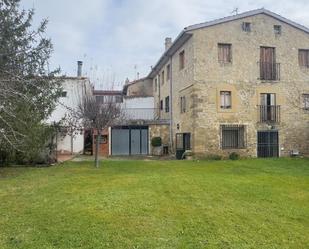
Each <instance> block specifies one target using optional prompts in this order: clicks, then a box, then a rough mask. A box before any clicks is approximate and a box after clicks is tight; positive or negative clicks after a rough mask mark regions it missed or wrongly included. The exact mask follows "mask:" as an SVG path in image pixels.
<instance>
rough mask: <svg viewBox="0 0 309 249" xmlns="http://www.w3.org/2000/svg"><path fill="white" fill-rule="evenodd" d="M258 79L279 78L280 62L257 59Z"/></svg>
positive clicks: (273, 79) (272, 79)
mask: <svg viewBox="0 0 309 249" xmlns="http://www.w3.org/2000/svg"><path fill="white" fill-rule="evenodd" d="M258 66H259V69H260V78H259V79H260V80H271V81H279V80H280V63H273V62H263V61H259V62H258Z"/></svg>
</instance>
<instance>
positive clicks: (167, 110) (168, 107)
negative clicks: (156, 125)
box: [165, 96, 170, 112]
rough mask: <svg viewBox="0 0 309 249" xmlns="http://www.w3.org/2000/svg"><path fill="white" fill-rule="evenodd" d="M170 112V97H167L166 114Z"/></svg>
mask: <svg viewBox="0 0 309 249" xmlns="http://www.w3.org/2000/svg"><path fill="white" fill-rule="evenodd" d="M169 111H170V97H169V96H167V97H166V98H165V112H169Z"/></svg>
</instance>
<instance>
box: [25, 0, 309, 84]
mask: <svg viewBox="0 0 309 249" xmlns="http://www.w3.org/2000/svg"><path fill="white" fill-rule="evenodd" d="M21 3H22V6H24V7H25V8H29V7H32V6H34V7H35V9H36V17H35V23H38V21H39V20H41V19H42V18H45V17H48V18H49V20H50V23H49V26H48V31H47V32H48V33H47V34H48V36H50V37H51V38H52V40H53V43H54V47H55V53H54V56H53V58H52V61H51V64H52V65H54V66H58V65H60V66H61V68H62V70H63V72H64V73H67V74H69V75H75V74H76V61H77V60H79V59H82V60H84V61H85V73H86V74H87V75H88V76H91V77H92V78H93V79H94V80H95V81H96V82H97V84H98V85H99V86H101V87H104V86H103V85H106V82H107V81H113V80H114V79H115V81H116V82H119V83H121V82H123V81H124V80H125V78H126V77H129V78H130V79H133V78H134V77H136V72H137V71H139V72H140V74H141V75H146V74H148V73H149V70H150V66H151V65H154V64H155V63H156V62H157V60H158V59H159V57H160V56H161V54H162V52H163V50H164V39H165V37H173V38H175V37H176V36H177V35H178V34H179V33H180V32H181V30H182V29H183V28H184V27H186V26H189V25H192V24H195V23H200V22H204V21H209V20H213V19H216V18H221V17H223V16H228V15H230V14H231V11H232V10H233V9H235V8H239V11H240V12H243V11H247V10H251V9H256V8H261V7H265V8H267V9H269V10H271V11H274V12H276V13H278V14H281V15H282V16H284V17H287V18H289V19H291V20H293V21H296V22H298V23H300V24H303V25H306V26H309V19H308V18H307V16H306V15H307V12H306V11H305V10H308V9H309V1H307V0H294V1H289V0H282V1H281V2H280V4H278V1H274V0H248V1H243V0H233V1H228V2H227V1H225V0H216V1H206V0H191V1H187V0H169V1H166V0H152V1H145V0H91V1H89V0H88V1H87V0H65V1H63V0H53V1H47V0H22V1H21Z"/></svg>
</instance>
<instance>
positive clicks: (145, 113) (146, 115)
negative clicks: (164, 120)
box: [122, 108, 159, 120]
mask: <svg viewBox="0 0 309 249" xmlns="http://www.w3.org/2000/svg"><path fill="white" fill-rule="evenodd" d="M158 114H159V110H158V109H156V108H123V109H122V115H123V118H124V119H126V120H157V119H159V115H158Z"/></svg>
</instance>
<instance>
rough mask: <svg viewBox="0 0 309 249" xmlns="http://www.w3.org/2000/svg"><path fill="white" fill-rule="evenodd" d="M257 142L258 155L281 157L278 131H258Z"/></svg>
mask: <svg viewBox="0 0 309 249" xmlns="http://www.w3.org/2000/svg"><path fill="white" fill-rule="evenodd" d="M257 144H258V145H257V154H258V157H279V133H278V131H258V133H257Z"/></svg>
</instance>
